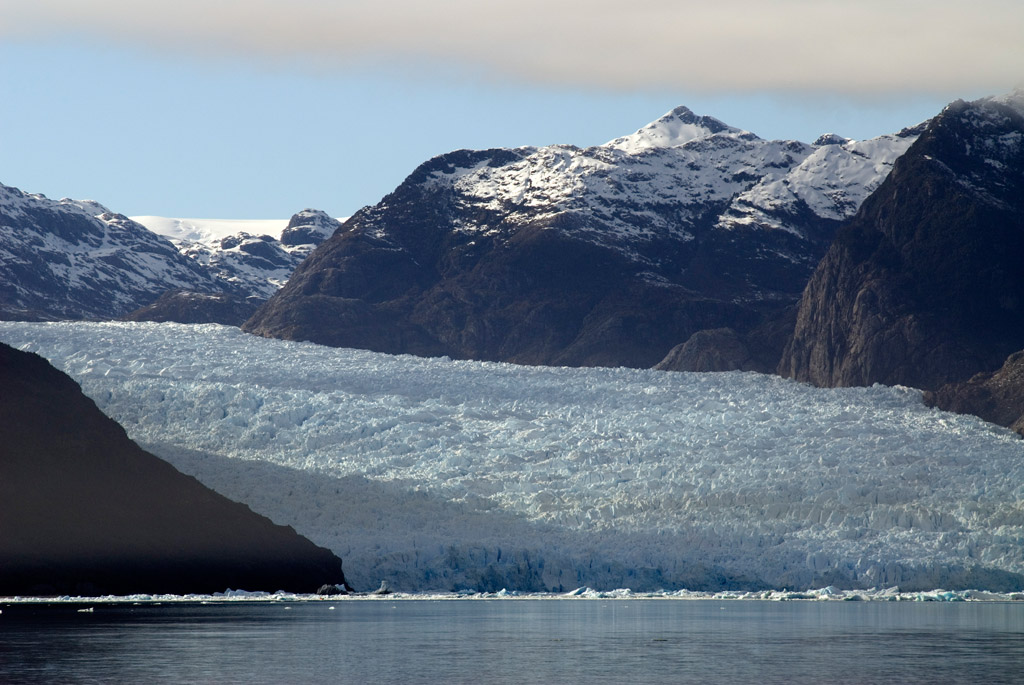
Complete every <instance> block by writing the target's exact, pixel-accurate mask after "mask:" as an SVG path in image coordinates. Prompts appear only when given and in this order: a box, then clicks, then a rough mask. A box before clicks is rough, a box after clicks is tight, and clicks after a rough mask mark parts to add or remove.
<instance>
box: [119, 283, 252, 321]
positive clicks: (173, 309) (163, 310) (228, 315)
mask: <svg viewBox="0 0 1024 685" xmlns="http://www.w3.org/2000/svg"><path fill="white" fill-rule="evenodd" d="M262 303H263V300H261V299H258V298H255V297H247V298H243V297H240V296H238V295H230V294H227V293H197V292H191V291H188V290H170V291H168V292H166V293H164V294H163V295H161V296H160V297H159V298H157V300H156V302H154V303H153V304H151V305H148V306H146V307H142V308H140V309H136V310H135V311H134V312H132V313H130V314H128V315H127V316H125V317H123V320H125V321H158V322H164V321H175V322H177V323H219V324H224V325H225V326H241V325H242V324H243V323H245V321H246V320H247V319H248V318H249V317H250V316H252V315H253V313H254V312H255V311H256V310H257V309H258V308H259V306H260V305H261V304H262Z"/></svg>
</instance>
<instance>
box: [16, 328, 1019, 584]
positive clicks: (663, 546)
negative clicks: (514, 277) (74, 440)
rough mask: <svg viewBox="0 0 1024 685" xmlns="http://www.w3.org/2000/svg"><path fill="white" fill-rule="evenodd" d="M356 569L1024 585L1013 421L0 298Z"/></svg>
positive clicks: (253, 500)
mask: <svg viewBox="0 0 1024 685" xmlns="http://www.w3.org/2000/svg"><path fill="white" fill-rule="evenodd" d="M0 340H2V341H4V342H7V343H8V344H11V345H13V346H15V347H18V348H20V349H26V350H31V351H34V352H38V353H39V354H41V355H43V356H44V357H46V358H48V359H50V360H51V361H52V362H53V363H54V364H55V365H56V366H57V367H58V368H61V369H63V370H64V371H66V372H67V373H68V374H70V375H71V376H72V377H74V378H75V379H76V380H77V381H78V382H79V383H81V385H82V388H83V390H84V391H85V392H86V393H87V394H88V395H89V396H91V397H92V398H93V399H94V400H95V401H96V403H97V404H98V405H99V407H100V408H101V409H102V410H103V411H104V412H106V413H107V414H108V415H110V416H112V417H113V418H115V419H116V420H117V421H119V422H120V423H121V424H122V425H123V426H124V427H125V429H126V430H127V431H128V434H129V435H130V436H131V437H132V438H133V439H134V440H136V441H137V442H139V443H140V444H141V445H143V446H144V447H145V448H147V449H149V450H150V451H152V452H153V453H155V454H157V455H159V456H161V457H163V458H165V459H167V460H168V461H170V462H172V463H173V464H175V465H176V466H177V467H178V468H179V469H180V470H182V471H184V472H186V473H190V474H192V475H194V476H196V477H197V478H198V479H199V480H201V481H203V482H204V483H206V484H207V485H209V486H210V487H212V488H214V489H215V490H217V491H219V492H221V493H223V494H225V495H227V496H229V497H231V498H234V499H238V500H241V501H244V502H246V503H247V504H249V505H250V506H251V507H252V508H253V509H254V510H255V511H258V512H260V513H263V514H265V515H268V516H270V517H271V518H272V519H273V520H274V521H275V522H277V523H286V524H289V525H292V526H294V527H295V528H296V530H298V531H299V532H300V533H302V534H304V535H306V536H308V537H310V538H311V539H313V540H314V541H315V542H317V543H319V544H321V545H324V546H327V547H330V548H331V549H332V550H334V551H335V552H336V553H338V554H339V555H340V556H342V557H343V558H344V560H345V572H346V575H347V576H348V578H349V581H350V584H351V585H353V586H354V587H356V588H357V589H361V590H370V589H373V588H374V587H376V586H377V585H378V584H379V582H380V580H382V579H386V580H387V581H388V582H389V584H390V585H391V587H392V588H394V589H396V590H400V591H428V590H433V591H451V590H470V589H472V590H477V591H489V592H494V591H497V590H499V589H501V588H508V589H509V590H523V591H554V592H567V591H570V590H572V589H574V588H578V587H583V586H587V587H591V588H597V589H604V590H611V589H613V588H632V589H633V590H636V591H653V590H666V591H673V590H679V589H682V588H687V589H690V590H722V589H759V588H767V587H773V588H778V589H781V588H789V589H790V590H793V589H806V588H813V587H819V588H820V587H823V586H826V585H832V586H836V587H838V588H870V587H891V586H896V585H898V586H900V588H901V589H903V590H906V591H912V590H916V589H933V588H947V589H963V588H969V587H973V588H980V589H989V590H1001V591H1005V590H1012V589H1020V588H1021V587H1022V586H1024V583H1022V579H1024V575H1020V574H1024V552H1022V550H1024V441H1022V440H1020V439H1019V438H1018V437H1017V436H1016V435H1015V434H1013V433H1010V432H1009V431H1007V430H1004V429H1001V428H997V427H994V426H992V425H990V424H986V423H984V422H982V421H981V420H979V419H976V418H973V417H967V416H958V415H953V414H947V413H943V412H939V411H937V410H933V409H929V408H926V407H925V406H924V405H923V404H922V402H921V395H920V393H919V392H918V391H916V390H910V389H907V388H887V387H880V386H876V387H873V388H848V389H839V390H823V389H817V388H812V387H809V386H805V385H800V384H798V383H795V382H792V381H788V380H784V379H781V378H777V377H773V376H764V375H758V374H752V373H724V374H687V373H666V372H659V371H637V370H627V369H571V368H548V367H520V366H513V365H508V364H494V363H480V362H462V361H450V360H447V359H422V358H416V357H408V356H402V357H393V356H388V355H381V354H375V353H371V352H365V351H358V350H346V349H335V348H329V347H321V346H318V345H313V344H309V343H293V342H284V341H278V340H268V339H262V338H257V337H254V336H249V335H246V334H244V333H242V332H240V331H239V330H237V329H234V328H229V327H222V326H216V325H204V326H185V325H178V324H148V323H142V324H139V323H45V324H36V323H14V322H4V323H0Z"/></svg>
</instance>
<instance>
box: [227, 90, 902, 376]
mask: <svg viewBox="0 0 1024 685" xmlns="http://www.w3.org/2000/svg"><path fill="white" fill-rule="evenodd" d="M916 135H917V132H916V131H915V130H907V131H904V132H901V133H900V134H896V135H892V136H883V137H881V138H878V139H874V140H872V141H863V142H857V141H849V140H846V139H841V138H839V137H837V136H829V137H825V138H822V139H821V140H820V141H819V143H818V144H814V145H812V144H806V143H800V142H797V141H765V140H762V139H760V138H758V137H757V136H755V135H754V134H752V133H749V132H746V131H741V130H739V129H736V128H733V127H729V126H727V125H726V124H724V123H722V122H720V121H718V120H716V119H713V118H711V117H697V116H696V115H694V114H693V113H692V112H690V111H689V110H688V109H686V108H685V107H680V108H677V109H675V110H673V111H672V112H669V113H668V114H666V115H665V116H664V117H662V118H660V119H658V120H657V121H655V122H653V123H652V124H650V125H648V126H647V127H644V128H643V129H640V130H639V131H637V132H636V133H634V134H632V135H631V136H625V137H622V138H618V139H615V140H613V141H610V142H609V143H607V144H605V145H602V146H597V147H592V148H585V149H580V148H576V147H573V146H566V145H554V146H549V147H544V148H529V147H528V148H518V149H496V150H483V151H470V150H460V151H456V152H452V153H449V154H446V155H441V156H440V157H437V158H434V159H432V160H430V161H428V162H426V163H425V164H423V165H421V166H420V167H419V168H418V169H416V170H415V171H414V172H413V173H412V174H411V175H410V176H409V177H408V178H407V179H406V181H405V182H404V183H402V184H401V185H400V186H399V187H398V188H397V189H396V190H395V191H394V192H393V193H391V194H390V195H388V196H387V197H385V198H384V199H383V200H382V201H381V202H380V203H379V204H377V205H376V206H373V207H367V208H364V209H363V210H360V211H359V212H357V213H356V214H355V215H354V216H353V217H352V218H351V219H349V221H348V222H346V224H345V225H344V227H343V229H342V230H341V231H339V232H337V233H336V234H335V235H334V237H332V238H331V239H330V240H328V241H327V242H326V243H324V245H322V246H321V247H320V248H318V250H317V251H315V252H314V254H313V255H311V256H310V258H309V259H308V260H307V261H306V262H304V263H303V265H301V266H300V267H299V268H298V269H297V270H296V272H295V273H294V274H293V276H292V278H291V279H290V280H289V282H288V284H287V285H286V286H285V288H283V289H282V290H281V291H280V292H279V293H278V294H276V295H275V296H274V297H273V298H271V300H270V301H268V303H267V304H266V305H264V306H263V307H262V308H261V309H260V310H259V311H257V313H256V315H254V317H253V318H252V319H250V320H249V321H248V322H247V323H246V324H245V330H248V331H250V332H254V333H257V334H260V335H267V336H272V337H283V338H295V339H306V340H312V341H315V342H321V343H325V344H329V345H339V346H353V347H362V348H366V349H371V350H375V351H382V352H393V353H403V352H408V353H413V354H424V355H448V356H451V357H454V358H471V359H485V360H503V361H513V362H520V363H529V364H567V365H607V366H618V365H626V366H643V367H649V366H653V365H654V364H655V363H657V362H659V361H660V360H661V359H662V358H663V357H664V356H665V354H666V353H667V352H668V351H669V350H670V349H671V348H672V347H673V346H675V345H677V344H678V343H680V342H682V341H685V340H687V339H688V338H689V337H690V335H692V334H693V333H695V332H697V331H700V330H703V329H708V328H719V327H723V326H728V327H731V328H734V329H737V330H739V331H741V332H745V331H747V330H749V329H751V328H753V327H755V326H757V325H759V324H761V323H762V322H763V321H764V320H765V318H766V317H767V316H769V315H770V314H775V313H778V312H779V311H780V310H782V309H784V308H785V307H787V306H789V305H791V304H793V303H794V302H795V301H796V299H797V298H798V296H799V293H800V292H801V290H802V288H803V285H804V283H805V282H806V279H807V277H808V275H809V274H810V272H811V270H812V269H813V268H814V265H815V264H816V263H817V261H818V259H819V258H820V256H821V255H822V254H823V253H824V251H825V249H826V248H827V246H828V244H829V242H830V240H831V237H832V234H833V232H834V230H835V228H836V226H837V225H838V222H839V220H841V219H843V218H845V217H846V216H848V215H850V214H851V213H852V212H853V211H854V210H855V209H856V207H857V206H858V205H859V204H860V201H861V200H862V199H863V197H865V196H866V195H867V194H868V193H870V192H871V191H872V190H873V189H874V188H875V187H877V185H878V184H879V183H880V182H881V180H882V179H883V178H884V177H885V175H886V174H887V173H888V171H889V168H890V166H891V164H892V162H893V160H895V159H896V158H897V157H898V156H899V155H900V154H901V153H902V151H903V150H905V149H906V147H907V146H909V145H910V143H911V142H912V141H913V140H914V138H915V137H916Z"/></svg>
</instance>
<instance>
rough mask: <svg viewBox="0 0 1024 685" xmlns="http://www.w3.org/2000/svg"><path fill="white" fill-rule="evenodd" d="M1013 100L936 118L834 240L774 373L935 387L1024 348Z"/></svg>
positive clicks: (1022, 169)
mask: <svg viewBox="0 0 1024 685" xmlns="http://www.w3.org/2000/svg"><path fill="white" fill-rule="evenodd" d="M1022 254H1024V93H1022V92H1018V93H1016V94H1014V95H1011V96H1006V97H1003V98H986V99H984V100H979V101H977V102H973V103H965V102H956V103H953V104H952V105H950V106H948V107H947V108H946V109H945V110H944V111H943V112H942V113H941V114H940V115H939V116H938V117H936V118H935V119H934V120H932V122H931V123H930V125H929V126H928V128H927V130H926V131H925V132H924V133H923V134H922V135H921V136H920V138H919V139H918V140H917V142H916V143H915V144H914V145H913V146H912V147H911V148H910V149H909V150H908V152H907V153H906V154H905V155H904V156H903V157H901V158H900V159H899V160H897V162H896V164H895V167H894V168H893V171H892V173H891V174H890V176H889V177H888V178H887V179H886V180H885V182H884V183H882V185H881V186H880V187H879V188H878V190H877V191H876V192H875V193H874V194H872V195H871V196H870V197H869V198H868V199H867V200H866V201H865V202H864V205H863V206H862V207H861V209H860V211H859V212H858V213H857V215H856V217H855V218H854V219H853V220H852V221H851V222H850V223H849V224H848V225H847V226H845V227H844V228H843V229H842V230H840V232H839V234H838V235H837V237H836V240H835V242H834V243H833V245H832V247H831V248H830V249H829V251H828V253H827V254H826V256H825V258H824V259H823V260H822V262H821V264H820V265H819V266H818V268H817V269H816V270H815V272H814V275H813V276H812V278H811V280H810V282H809V284H808V286H807V289H806V290H805V292H804V295H803V297H802V300H801V302H800V306H799V310H798V314H797V323H796V329H795V333H794V335H793V339H792V341H791V343H790V344H789V346H788V347H787V350H786V352H785V354H784V357H783V360H782V362H781V363H780V365H779V373H780V374H781V375H784V376H790V377H793V378H796V379H798V380H803V381H808V382H811V383H814V384H817V385H821V386H845V385H870V384H872V383H883V384H888V385H895V384H902V385H908V386H913V387H918V388H924V389H935V388H939V387H940V386H943V385H944V384H947V383H953V382H959V381H964V380H966V379H968V378H970V377H971V376H973V375H974V374H976V373H978V372H990V371H993V370H995V369H997V368H998V367H999V366H1000V365H1001V364H1002V363H1003V361H1004V360H1005V359H1006V358H1007V356H1008V355H1009V354H1010V353H1012V352H1014V351H1016V350H1019V349H1021V348H1022V347H1024V268H1022V267H1021V255H1022Z"/></svg>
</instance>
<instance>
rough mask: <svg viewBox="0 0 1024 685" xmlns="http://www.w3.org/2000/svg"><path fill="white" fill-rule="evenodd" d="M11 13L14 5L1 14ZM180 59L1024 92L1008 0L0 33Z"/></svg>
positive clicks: (75, 22) (422, 9)
mask: <svg viewBox="0 0 1024 685" xmlns="http://www.w3.org/2000/svg"><path fill="white" fill-rule="evenodd" d="M12 4H20V5H22V6H21V7H18V8H14V7H9V6H7V5H12ZM68 34H72V35H86V36H92V37H94V38H96V39H99V40H103V41H115V42H125V41H127V42H132V43H137V44H141V45H145V46H150V47H154V48H157V49H161V50H165V51H171V52H180V53H188V54H193V55H194V54H196V53H200V54H206V55H217V54H226V55H234V56H242V57H245V58H259V59H270V60H279V59H283V60H299V61H306V62H309V61H312V62H314V63H317V64H319V65H321V66H326V67H328V68H340V69H345V68H353V67H360V66H365V65H366V64H384V65H391V66H399V67H403V66H409V65H412V66H413V67H414V68H418V67H422V66H423V65H432V66H442V67H455V68H456V69H457V70H462V71H465V72H467V73H483V74H485V75H489V76H491V77H493V78H506V79H515V80H519V81H525V82H533V83H541V84H546V85H555V86H559V85H568V86H576V87H579V86H582V87H596V88H606V89H633V90H645V89H660V88H682V89H689V90H700V91H707V92H730V91H749V90H758V91H778V90H791V91H816V90H825V91H831V92H836V93H844V94H857V93H862V94H879V93H883V94H884V93H957V92H978V91H979V90H989V91H991V92H999V91H1004V90H1009V89H1010V88H1012V87H1015V86H1019V85H1021V84H1022V80H1024V40H1021V36H1024V3H1020V2H1019V0H970V1H966V0H931V1H925V0H858V2H848V1H840V0H776V1H773V2H767V1H765V0H733V1H730V2H708V1H707V0H701V1H699V2H693V1H690V0H632V2H630V3H625V2H622V1H621V0H619V1H616V2H612V1H610V0H515V1H509V0H432V1H431V2H425V1H424V0H376V1H375V2H373V3H370V2H367V1H366V0H359V1H352V0H287V1H285V0H203V1H199V0H173V1H168V0H150V1H148V2H137V0H136V1H129V2H125V1H124V0H88V1H87V2H83V1H82V0H33V2H31V3H5V4H4V5H3V6H0V37H4V36H7V37H8V38H25V37H26V36H28V37H54V36H61V35H68Z"/></svg>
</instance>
